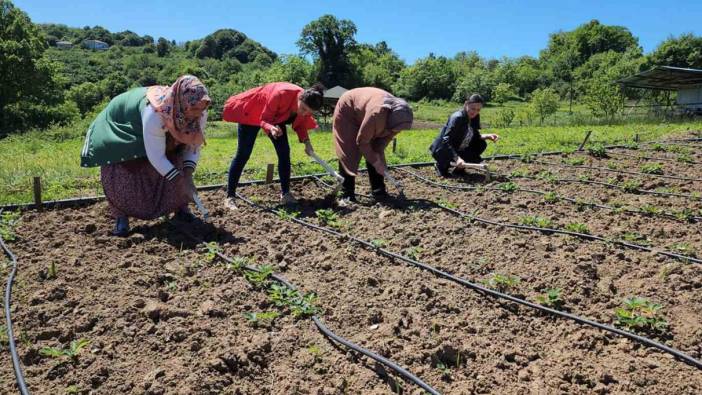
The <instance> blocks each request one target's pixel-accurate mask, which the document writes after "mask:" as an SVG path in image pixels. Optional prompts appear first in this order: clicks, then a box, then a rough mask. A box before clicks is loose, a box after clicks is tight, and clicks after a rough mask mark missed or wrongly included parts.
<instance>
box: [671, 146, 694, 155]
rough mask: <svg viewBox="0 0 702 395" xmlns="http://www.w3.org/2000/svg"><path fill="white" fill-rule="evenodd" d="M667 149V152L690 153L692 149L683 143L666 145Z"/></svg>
mask: <svg viewBox="0 0 702 395" xmlns="http://www.w3.org/2000/svg"><path fill="white" fill-rule="evenodd" d="M665 150H666V151H667V152H671V153H674V154H690V153H691V152H690V150H689V149H688V148H686V147H683V146H681V145H667V146H665Z"/></svg>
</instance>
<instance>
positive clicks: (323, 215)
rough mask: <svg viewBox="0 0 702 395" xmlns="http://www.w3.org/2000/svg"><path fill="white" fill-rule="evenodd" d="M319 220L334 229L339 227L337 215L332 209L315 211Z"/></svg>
mask: <svg viewBox="0 0 702 395" xmlns="http://www.w3.org/2000/svg"><path fill="white" fill-rule="evenodd" d="M315 214H316V215H317V218H318V219H319V222H321V223H322V224H324V225H326V226H329V227H331V228H334V229H339V228H341V222H339V217H338V216H337V214H336V213H335V212H334V210H332V209H319V210H317V211H315Z"/></svg>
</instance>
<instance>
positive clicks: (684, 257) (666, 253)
mask: <svg viewBox="0 0 702 395" xmlns="http://www.w3.org/2000/svg"><path fill="white" fill-rule="evenodd" d="M403 172H406V173H408V174H410V175H412V176H414V177H416V178H417V179H420V180H422V181H424V182H425V183H427V184H429V185H436V186H438V187H440V188H443V185H441V184H439V183H436V182H434V181H432V180H430V179H428V178H425V177H424V176H421V175H419V174H416V173H414V172H412V171H409V170H403ZM428 201H429V202H431V201H430V200H428ZM432 203H434V204H435V205H436V206H438V207H441V208H442V209H443V210H444V211H447V212H450V213H453V214H455V215H458V216H460V217H462V218H466V219H469V220H471V221H475V222H480V223H483V224H487V225H493V226H498V227H502V228H510V229H518V230H527V231H531V232H539V233H546V234H552V233H553V234H561V235H566V236H572V237H577V238H580V239H584V240H594V241H601V242H604V243H612V244H616V245H619V246H622V247H627V248H631V249H634V250H640V251H645V252H652V253H655V254H656V255H662V256H666V257H669V258H674V259H677V260H680V261H683V262H694V263H702V259H698V258H695V257H691V256H688V255H682V254H677V253H674V252H670V251H660V250H655V249H653V248H649V247H646V246H642V245H639V244H633V243H629V242H626V241H623V240H613V239H607V238H605V237H602V236H596V235H590V234H586V233H579V232H572V231H569V230H562V229H555V228H540V227H537V226H529V225H517V224H509V223H504V222H497V221H492V220H489V219H485V218H480V217H477V216H474V215H471V214H468V213H464V212H462V211H458V210H456V209H452V208H450V207H446V206H444V205H440V204H437V203H435V202H432Z"/></svg>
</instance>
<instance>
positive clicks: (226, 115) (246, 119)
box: [222, 82, 324, 209]
mask: <svg viewBox="0 0 702 395" xmlns="http://www.w3.org/2000/svg"><path fill="white" fill-rule="evenodd" d="M323 97H324V86H323V85H321V84H315V85H314V86H313V87H311V88H309V89H306V90H305V89H303V88H300V87H299V86H297V85H294V84H290V83H287V82H273V83H270V84H266V85H263V86H260V87H258V88H253V89H250V90H248V91H246V92H243V93H240V94H238V95H236V96H232V97H230V98H229V99H227V102H226V103H225V104H224V112H223V113H222V118H223V119H224V120H225V121H227V122H237V123H238V124H239V128H238V130H237V136H238V144H237V148H236V155H235V156H234V159H233V160H232V164H231V166H230V167H229V185H228V186H227V199H226V201H225V206H227V207H228V208H230V209H236V205H235V203H234V197H235V195H236V187H237V184H238V183H239V178H241V173H242V172H243V171H244V166H245V165H246V162H247V161H248V160H249V157H250V156H251V152H252V151H253V147H254V143H255V142H256V136H257V135H258V131H259V130H260V129H261V128H263V131H264V132H265V133H266V134H267V135H268V137H270V139H271V141H272V142H273V147H275V152H276V154H277V155H278V174H279V175H280V186H281V189H282V193H281V201H282V202H283V203H284V204H291V203H295V197H294V196H293V195H292V193H290V145H289V144H288V136H287V130H286V127H285V125H287V124H291V125H292V128H293V130H294V131H295V133H296V134H297V137H298V138H299V139H300V142H301V143H303V144H305V153H306V154H307V155H311V154H312V153H314V150H313V149H312V144H311V143H310V138H309V135H308V133H307V131H308V130H310V129H316V128H317V122H316V121H315V120H314V118H313V117H312V113H313V112H314V111H317V110H319V109H320V108H321V107H322V101H323Z"/></svg>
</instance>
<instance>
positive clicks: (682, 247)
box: [670, 242, 697, 258]
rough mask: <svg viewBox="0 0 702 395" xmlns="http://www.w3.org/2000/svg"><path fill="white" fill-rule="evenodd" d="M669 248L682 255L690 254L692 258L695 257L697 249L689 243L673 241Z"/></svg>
mask: <svg viewBox="0 0 702 395" xmlns="http://www.w3.org/2000/svg"><path fill="white" fill-rule="evenodd" d="M670 248H671V249H672V250H673V251H675V252H677V253H679V254H683V255H687V256H691V257H693V258H697V251H695V249H694V248H693V247H692V246H691V245H690V243H684V242H680V243H674V244H673V245H671V246H670Z"/></svg>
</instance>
